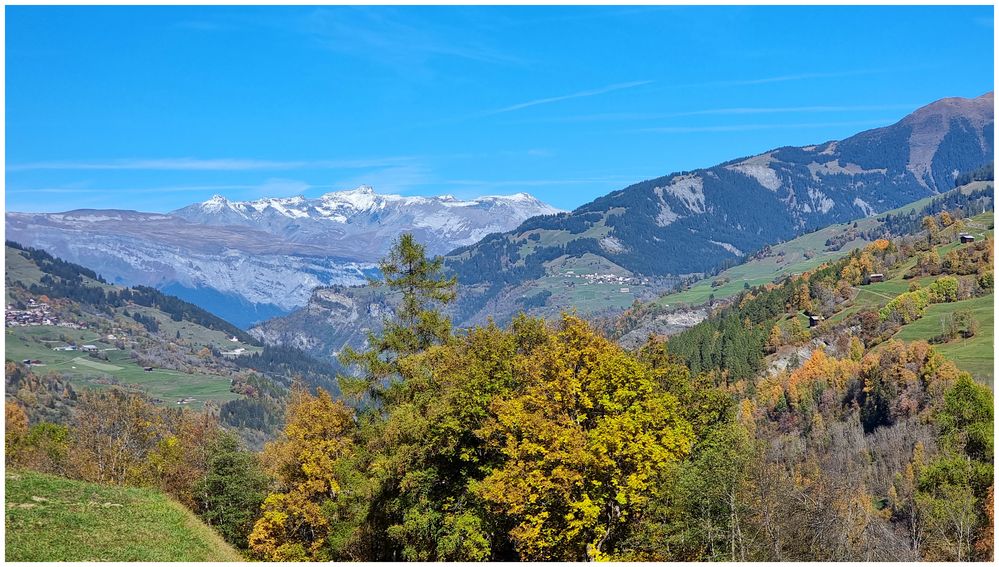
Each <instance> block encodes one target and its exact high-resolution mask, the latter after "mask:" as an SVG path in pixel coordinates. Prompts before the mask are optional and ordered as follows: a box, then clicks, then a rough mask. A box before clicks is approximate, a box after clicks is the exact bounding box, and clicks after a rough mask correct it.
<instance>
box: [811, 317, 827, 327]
mask: <svg viewBox="0 0 999 567" xmlns="http://www.w3.org/2000/svg"><path fill="white" fill-rule="evenodd" d="M824 320H825V317H823V316H822V315H809V316H808V326H809V327H818V326H819V323H821V322H822V321H824Z"/></svg>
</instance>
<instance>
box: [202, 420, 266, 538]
mask: <svg viewBox="0 0 999 567" xmlns="http://www.w3.org/2000/svg"><path fill="white" fill-rule="evenodd" d="M207 450H208V453H209V457H208V461H207V463H206V464H207V467H206V470H205V475H204V476H203V477H202V478H200V479H199V480H198V481H197V482H195V483H194V486H193V487H192V492H193V495H194V496H193V499H194V510H195V511H196V512H197V514H198V516H200V517H201V519H202V521H204V522H205V523H206V524H208V525H209V526H212V527H213V528H215V530H216V531H218V532H219V534H220V535H221V536H222V537H223V538H224V539H225V540H226V541H227V542H229V543H230V544H232V545H234V546H236V547H237V548H245V547H246V545H247V537H248V536H249V535H250V530H251V529H252V527H253V521H254V520H255V519H256V514H257V511H258V510H259V509H260V504H261V503H262V502H263V500H264V496H265V495H266V490H267V488H268V484H269V481H268V479H267V477H266V476H265V475H264V473H263V470H262V469H261V468H260V465H259V463H258V462H257V457H256V455H254V454H253V453H250V452H248V451H246V450H244V449H241V448H240V446H239V441H238V440H237V439H236V437H235V436H234V435H232V434H229V433H227V434H223V435H220V436H218V438H217V439H215V440H214V441H213V442H212V443H211V444H210V445H209V446H208V448H207Z"/></svg>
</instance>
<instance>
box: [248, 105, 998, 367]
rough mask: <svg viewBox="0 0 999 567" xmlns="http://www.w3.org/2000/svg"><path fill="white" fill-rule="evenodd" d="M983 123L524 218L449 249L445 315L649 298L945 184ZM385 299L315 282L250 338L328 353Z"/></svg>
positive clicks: (842, 145)
mask: <svg viewBox="0 0 999 567" xmlns="http://www.w3.org/2000/svg"><path fill="white" fill-rule="evenodd" d="M993 122H994V118H993V93H991V92H990V93H987V94H984V95H982V96H979V97H977V98H971V99H967V98H946V99H942V100H939V101H936V102H934V103H931V104H929V105H927V106H924V107H922V108H919V109H917V110H916V111H914V112H913V113H912V114H910V115H908V116H906V117H905V118H903V119H902V120H900V121H898V122H897V123H895V124H892V125H890V126H886V127H883V128H877V129H873V130H868V131H865V132H861V133H858V134H856V135H854V136H851V137H849V138H846V139H844V140H838V141H835V140H834V141H827V142H823V143H819V144H814V145H808V146H803V147H782V148H776V149H773V150H770V151H767V152H763V153H761V154H758V155H754V156H748V157H742V158H738V159H733V160H730V161H727V162H725V163H721V164H718V165H716V166H713V167H709V168H705V169H698V170H694V171H681V172H676V173H673V174H670V175H667V176H664V177H660V178H656V179H651V180H647V181H642V182H640V183H636V184H634V185H631V186H629V187H626V188H624V189H621V190H619V191H614V192H612V193H610V194H608V195H606V196H604V197H600V198H598V199H596V200H594V201H592V202H590V203H587V204H585V205H583V206H581V207H579V208H577V209H576V210H574V211H572V212H569V213H560V214H557V215H549V216H541V217H535V218H532V219H529V220H527V221H525V222H524V223H523V224H521V225H520V226H518V227H517V228H516V229H513V230H510V231H507V232H505V233H496V234H491V235H489V236H486V237H485V238H483V239H482V240H480V241H479V242H477V243H475V244H473V245H471V246H465V247H462V248H458V249H456V250H453V251H452V252H451V253H450V254H448V255H447V256H446V257H445V266H446V267H447V269H448V270H450V271H451V272H452V273H454V274H455V275H457V277H458V281H459V282H460V284H461V289H460V291H459V296H458V297H459V298H458V301H457V303H456V305H453V306H452V307H451V308H450V315H451V316H452V319H453V320H454V322H455V323H456V324H458V325H471V324H481V323H484V322H486V321H487V320H489V319H493V320H496V321H498V322H500V323H503V322H505V321H508V320H509V319H510V318H511V317H512V316H513V315H514V314H515V313H517V312H518V311H522V310H523V311H527V312H530V313H534V314H541V315H556V314H558V313H559V312H560V311H561V310H563V309H569V308H572V309H576V310H577V311H578V312H580V313H581V314H586V315H595V314H601V313H605V312H607V311H614V310H618V311H620V310H622V309H624V308H626V307H628V306H629V305H631V303H632V302H633V301H634V300H635V299H642V300H647V299H650V298H655V297H657V296H658V295H660V294H661V293H662V292H663V291H666V290H668V289H669V286H670V285H675V284H676V283H677V280H678V278H676V276H682V275H686V276H693V277H696V276H699V275H702V274H704V273H706V272H709V271H713V270H717V269H719V268H721V267H725V266H730V265H735V264H738V263H739V262H741V261H743V260H744V259H746V258H748V256H750V255H752V254H753V253H754V252H756V251H758V250H760V249H762V248H764V247H766V246H768V245H772V244H776V243H779V242H782V241H786V240H789V239H792V238H794V237H795V236H798V235H800V234H805V233H808V232H812V231H814V230H816V229H819V228H822V227H824V226H828V225H830V224H833V223H839V222H845V221H852V220H854V219H857V218H863V217H867V216H871V215H876V214H878V213H881V212H884V211H887V210H891V209H894V208H897V207H899V206H901V205H904V204H907V203H910V202H913V201H916V200H918V199H921V198H924V197H927V196H931V195H935V194H939V193H942V192H946V191H948V190H950V189H952V188H953V187H954V183H955V179H956V177H957V175H958V174H959V173H961V172H966V171H970V170H973V169H975V168H977V167H979V166H981V165H982V164H985V163H987V162H990V161H991V160H992V156H993V153H994V140H993V134H992V131H993ZM670 276H673V278H670ZM390 303H391V298H386V297H382V296H381V295H380V294H379V293H378V292H377V291H375V290H373V289H370V288H359V289H356V288H355V289H351V288H341V287H333V288H323V289H320V290H317V292H316V293H315V294H314V295H313V298H312V300H311V301H310V303H309V305H307V306H306V307H305V308H303V309H301V310H299V311H298V312H296V313H294V314H292V315H290V316H288V317H284V318H278V319H274V320H270V321H268V322H266V323H264V324H262V325H260V326H258V327H255V328H254V329H252V330H251V332H252V333H253V334H254V335H255V336H257V337H258V338H261V339H263V340H265V341H272V342H285V343H288V344H294V345H297V346H299V347H302V348H306V349H307V350H310V351H311V352H313V353H316V354H319V355H325V356H330V355H331V353H335V352H337V351H338V350H339V349H340V348H342V346H343V345H346V344H357V343H359V342H361V341H362V340H363V336H364V332H365V331H366V330H368V329H372V328H377V325H378V317H380V315H377V314H380V313H383V312H384V311H385V309H386V308H387V307H388V306H389V305H390ZM372 314H376V315H372Z"/></svg>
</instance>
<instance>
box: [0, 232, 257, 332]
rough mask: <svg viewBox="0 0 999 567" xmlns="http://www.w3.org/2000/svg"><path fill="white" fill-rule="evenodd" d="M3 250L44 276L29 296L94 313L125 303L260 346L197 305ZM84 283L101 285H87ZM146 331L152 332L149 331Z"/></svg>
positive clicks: (33, 254)
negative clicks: (63, 301)
mask: <svg viewBox="0 0 999 567" xmlns="http://www.w3.org/2000/svg"><path fill="white" fill-rule="evenodd" d="M6 246H7V247H8V248H14V249H16V250H18V251H19V252H18V253H20V254H22V255H23V256H24V257H25V258H28V259H30V260H31V261H33V262H34V263H35V264H36V265H37V266H38V268H39V269H40V270H42V272H44V274H45V275H44V276H43V277H42V279H41V281H40V282H39V283H33V284H31V285H29V286H28V290H29V291H30V292H31V293H33V294H36V295H47V296H49V297H53V298H66V299H71V300H73V301H78V302H80V303H84V304H86V305H90V306H93V307H96V308H98V309H104V308H108V307H122V306H123V305H127V304H128V303H135V304H137V305H142V306H145V307H154V308H156V309H159V310H160V311H163V312H164V313H167V314H168V315H170V317H171V318H172V319H173V320H174V321H190V322H192V323H195V324H197V325H201V326H202V327H205V328H208V329H213V330H217V331H222V332H225V333H228V334H230V335H232V336H235V337H237V338H239V340H240V341H242V342H244V343H247V344H251V345H258V346H259V344H260V343H259V342H258V341H257V340H256V339H254V338H253V337H251V336H250V335H249V334H247V333H246V332H245V331H243V330H241V329H239V328H238V327H236V326H235V325H232V324H231V323H229V322H227V321H225V320H223V319H221V318H219V317H217V316H215V315H212V314H211V313H209V312H207V311H205V310H204V309H202V308H200V307H198V306H197V305H194V304H192V303H188V302H186V301H183V300H181V299H178V298H176V297H173V296H169V295H165V294H163V293H161V292H160V291H158V290H156V289H153V288H151V287H147V286H135V287H131V288H127V287H118V286H110V285H108V284H107V282H106V281H105V280H104V279H103V278H101V277H100V276H99V275H98V274H97V273H95V272H94V271H93V270H90V269H87V268H84V267H83V266H79V265H77V264H73V263H71V262H66V261H65V260H61V259H59V258H56V257H54V256H52V255H51V254H49V253H48V252H46V251H44V250H38V249H36V248H26V247H23V246H21V245H20V244H18V243H16V242H11V241H7V242H6ZM86 280H92V281H93V282H97V283H100V284H104V285H90V284H88V283H87V281H86ZM136 320H137V321H139V319H136ZM140 322H141V321H140ZM150 331H152V332H154V330H153V329H150Z"/></svg>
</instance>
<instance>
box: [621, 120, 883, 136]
mask: <svg viewBox="0 0 999 567" xmlns="http://www.w3.org/2000/svg"><path fill="white" fill-rule="evenodd" d="M892 121H893V120H892V119H884V120H855V121H847V122H804V123H791V124H727V125H721V126H663V127H656V128H640V129H638V130H634V131H636V132H663V133H669V134H685V133H694V132H750V131H755V130H784V129H795V128H827V127H831V126H884V125H886V124H891V123H892Z"/></svg>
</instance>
